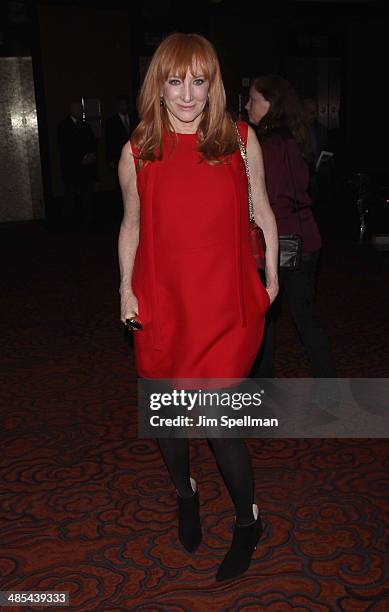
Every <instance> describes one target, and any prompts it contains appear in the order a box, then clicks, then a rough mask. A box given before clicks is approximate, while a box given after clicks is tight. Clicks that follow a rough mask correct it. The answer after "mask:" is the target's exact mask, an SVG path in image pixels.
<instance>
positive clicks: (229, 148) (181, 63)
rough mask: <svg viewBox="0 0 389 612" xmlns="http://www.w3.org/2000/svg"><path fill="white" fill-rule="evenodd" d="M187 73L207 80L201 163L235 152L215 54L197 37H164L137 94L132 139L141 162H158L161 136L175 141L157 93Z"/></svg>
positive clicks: (201, 135)
mask: <svg viewBox="0 0 389 612" xmlns="http://www.w3.org/2000/svg"><path fill="white" fill-rule="evenodd" d="M188 69H190V70H191V72H192V74H195V71H196V70H197V74H198V73H199V71H201V74H202V75H204V77H205V78H206V79H207V80H208V81H209V91H208V102H207V104H206V106H205V108H204V111H203V116H202V119H201V122H200V124H199V128H198V136H199V146H198V150H199V151H200V152H201V153H202V155H203V158H204V159H205V160H206V161H208V162H211V163H217V162H219V161H222V160H223V159H224V158H225V157H226V156H228V155H230V154H231V153H233V152H234V151H235V150H236V149H237V148H238V146H239V144H238V141H237V136H236V132H235V128H234V126H233V123H232V119H231V116H230V114H229V113H228V111H227V109H226V95H225V91H224V86H223V81H222V77H221V71H220V65H219V61H218V58H217V55H216V51H215V49H214V48H213V46H212V45H211V43H210V42H209V41H208V40H207V39H206V38H204V37H203V36H200V35H199V34H181V33H175V34H170V35H169V36H167V38H165V39H164V40H163V41H162V43H161V44H160V45H159V47H158V48H157V50H156V51H155V53H154V55H153V57H152V60H151V62H150V66H149V68H148V70H147V73H146V76H145V78H144V81H143V85H142V88H141V90H140V93H139V98H138V112H139V117H140V123H139V124H138V126H137V127H136V129H135V130H134V132H133V134H132V136H131V140H132V142H133V144H134V145H135V147H136V148H137V150H138V157H139V160H140V161H141V162H142V161H154V160H156V159H162V155H163V151H162V136H163V133H164V131H165V130H168V131H169V132H170V133H172V136H174V129H173V127H172V125H171V123H170V121H169V116H168V113H167V111H166V108H165V107H164V106H161V104H160V94H161V90H162V87H163V84H164V83H165V81H166V80H167V79H168V78H169V76H171V75H177V76H178V77H179V78H180V79H184V78H185V75H186V72H187V70H188ZM173 142H174V141H173Z"/></svg>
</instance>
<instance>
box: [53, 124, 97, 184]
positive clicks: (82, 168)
mask: <svg viewBox="0 0 389 612" xmlns="http://www.w3.org/2000/svg"><path fill="white" fill-rule="evenodd" d="M58 146H59V154H60V164H61V174H62V178H63V179H64V180H65V181H67V180H72V181H74V180H76V181H77V180H83V179H87V178H89V179H91V180H93V179H95V178H96V170H97V165H96V163H92V164H89V165H84V164H83V163H82V160H83V157H84V155H86V154H87V153H94V154H95V155H96V156H97V142H96V138H95V136H94V134H93V131H92V128H91V127H90V125H89V124H88V123H86V122H84V121H78V122H77V123H76V124H75V123H74V121H73V119H72V118H71V117H70V115H69V116H68V117H66V119H64V120H63V121H61V123H60V124H59V126H58Z"/></svg>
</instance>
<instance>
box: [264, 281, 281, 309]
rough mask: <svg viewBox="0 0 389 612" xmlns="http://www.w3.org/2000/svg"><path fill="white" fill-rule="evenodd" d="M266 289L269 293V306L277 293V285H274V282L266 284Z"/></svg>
mask: <svg viewBox="0 0 389 612" xmlns="http://www.w3.org/2000/svg"><path fill="white" fill-rule="evenodd" d="M266 291H267V292H268V294H269V298H270V306H271V305H272V304H273V302H274V300H275V299H276V297H277V295H278V291H279V287H278V285H275V284H272V285H267V287H266Z"/></svg>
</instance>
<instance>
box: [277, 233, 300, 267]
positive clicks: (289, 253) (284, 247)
mask: <svg viewBox="0 0 389 612" xmlns="http://www.w3.org/2000/svg"><path fill="white" fill-rule="evenodd" d="M278 240H279V255H280V268H283V269H286V270H297V269H298V268H299V267H300V264H301V258H302V254H303V239H302V237H301V236H300V235H299V234H289V235H287V236H279V237H278Z"/></svg>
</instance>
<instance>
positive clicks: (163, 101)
mask: <svg viewBox="0 0 389 612" xmlns="http://www.w3.org/2000/svg"><path fill="white" fill-rule="evenodd" d="M159 105H160V106H165V100H164V99H163V96H160V97H159Z"/></svg>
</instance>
